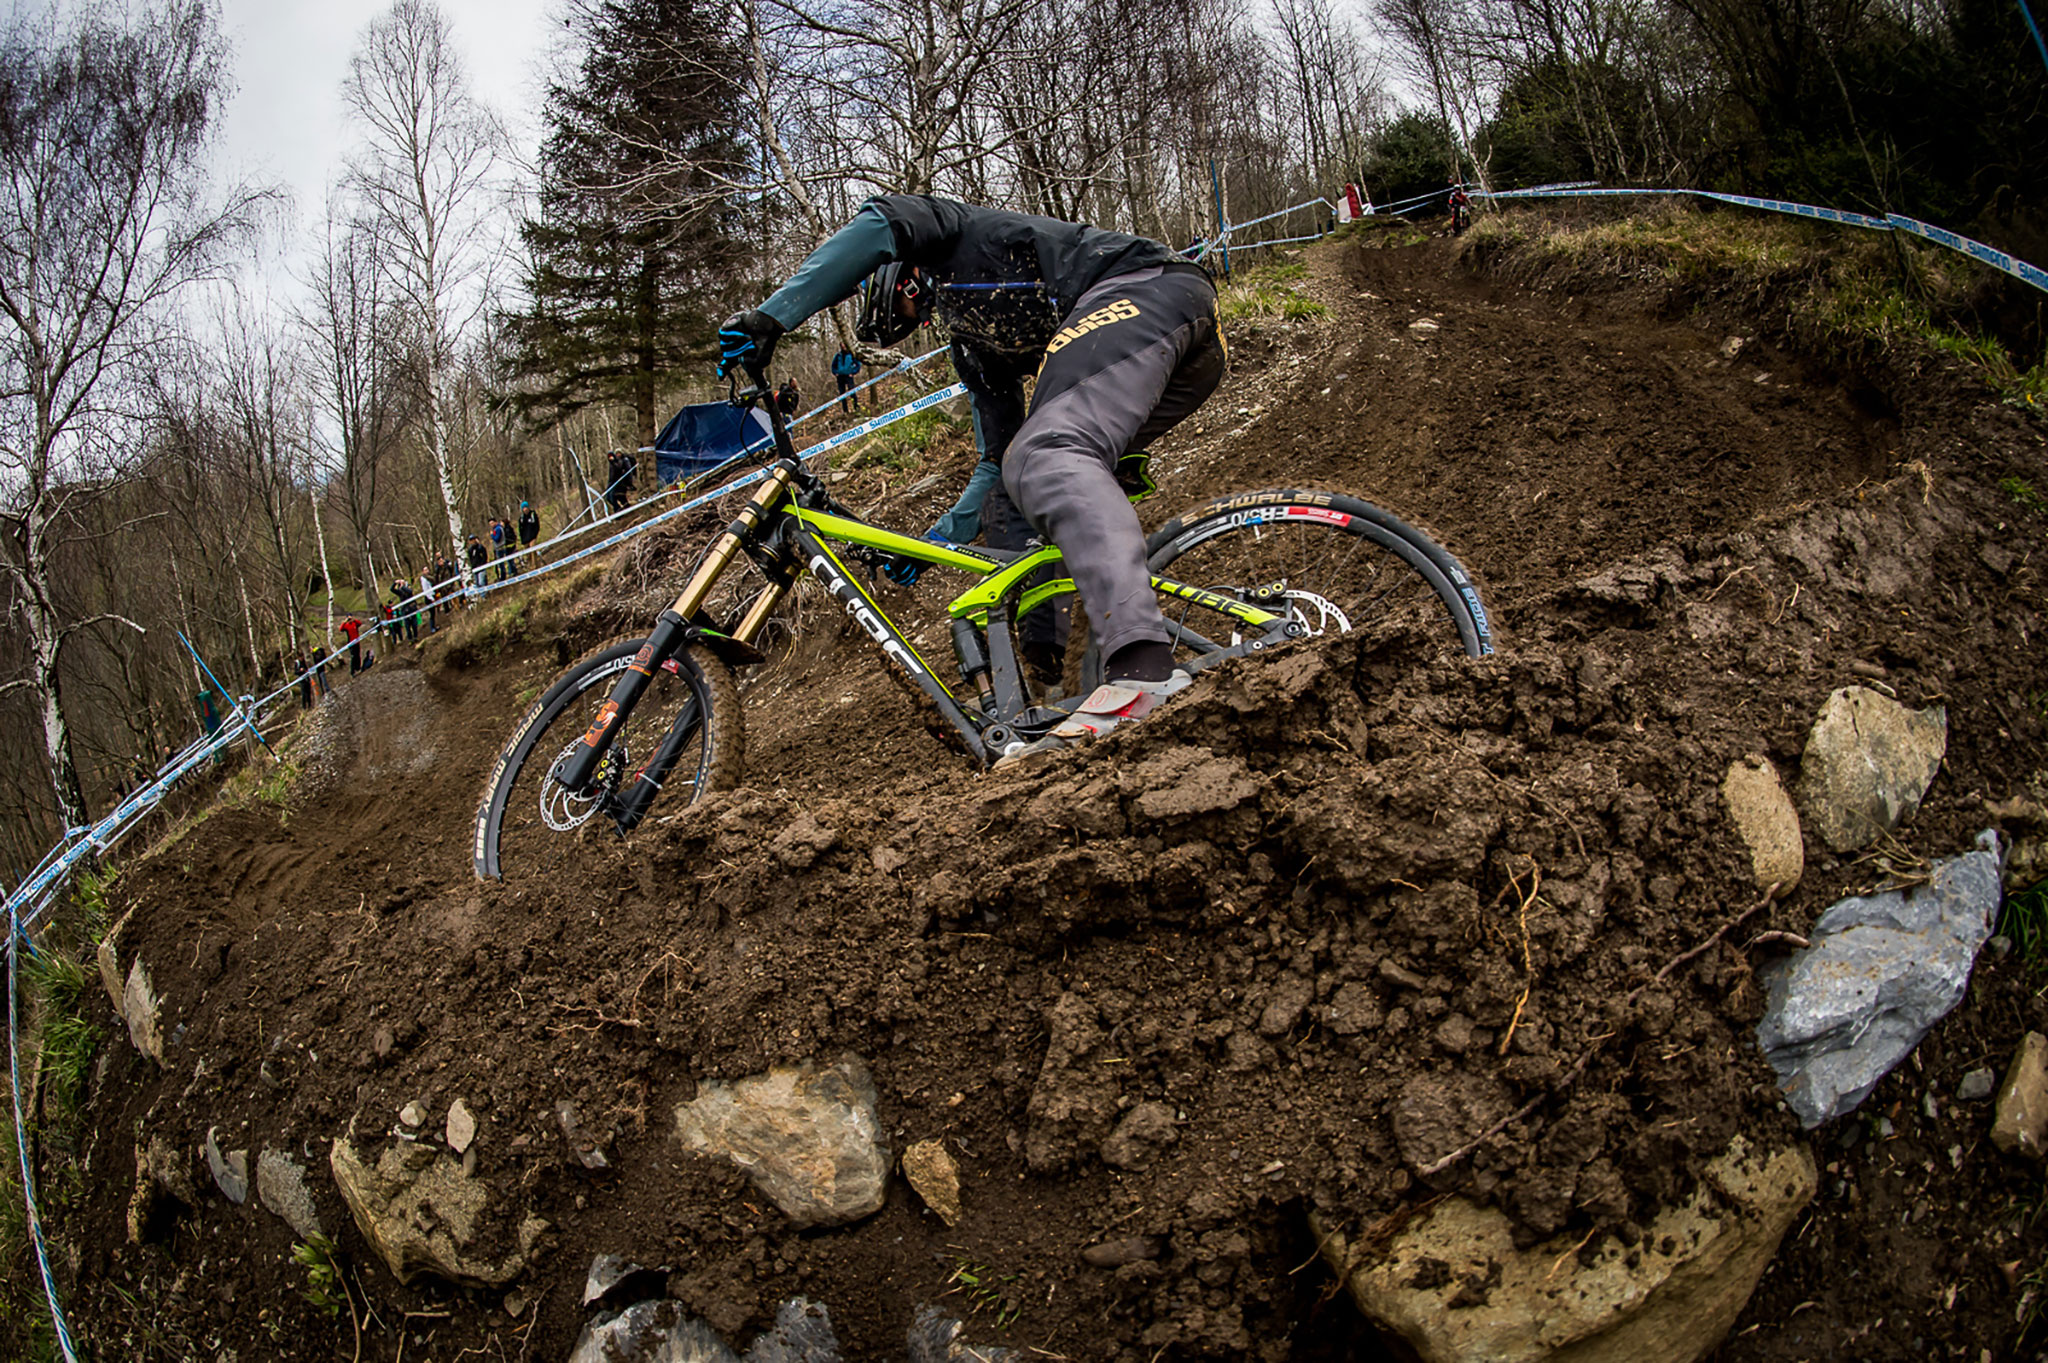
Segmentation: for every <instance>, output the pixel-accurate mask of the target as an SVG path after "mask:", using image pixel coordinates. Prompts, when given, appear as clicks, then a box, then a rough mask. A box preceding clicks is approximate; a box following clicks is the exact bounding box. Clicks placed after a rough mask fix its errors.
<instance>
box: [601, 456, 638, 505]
mask: <svg viewBox="0 0 2048 1363" xmlns="http://www.w3.org/2000/svg"><path fill="white" fill-rule="evenodd" d="M606 459H607V461H608V468H607V482H606V484H605V487H606V489H607V490H606V492H605V495H604V502H605V505H606V506H608V507H610V508H611V509H612V510H613V511H624V510H625V509H626V508H627V507H628V506H631V505H632V503H633V474H634V472H635V466H634V463H633V456H632V454H631V453H630V452H629V451H626V450H613V451H612V452H611V453H610V454H609V455H608V456H606Z"/></svg>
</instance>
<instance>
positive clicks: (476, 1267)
mask: <svg viewBox="0 0 2048 1363" xmlns="http://www.w3.org/2000/svg"><path fill="white" fill-rule="evenodd" d="M328 1166H329V1167H330V1168H331V1169H332V1170H333V1171H334V1183H335V1186H336V1187H338V1188H340V1189H341V1198H342V1201H344V1202H346V1203H347V1204H348V1209H349V1212H350V1213H351V1214H352V1215H353V1216H354V1217H355V1221H356V1227H357V1229H359V1230H361V1231H362V1233H363V1238H364V1239H365V1240H368V1241H369V1242H370V1244H371V1246H372V1247H373V1248H375V1249H376V1251H377V1254H378V1257H379V1258H381V1259H383V1260H384V1263H385V1266H386V1267H388V1268H389V1269H390V1270H391V1273H392V1276H393V1277H395V1278H397V1279H398V1281H399V1282H401V1283H410V1282H411V1281H412V1280H413V1279H414V1278H416V1277H418V1276H419V1275H420V1274H421V1273H435V1274H438V1275H439V1276H441V1277H443V1278H446V1279H448V1280H449V1281H450V1282H453V1283H460V1284H462V1285H463V1286H466V1287H502V1286H503V1285H504V1284H506V1283H508V1282H510V1281H512V1279H514V1278H516V1277H518V1276H519V1274H520V1273H521V1272H522V1271H523V1270H524V1269H525V1268H526V1265H527V1262H528V1260H529V1259H530V1257H531V1256H532V1253H533V1246H534V1242H535V1241H536V1240H538V1239H539V1238H540V1234H541V1232H542V1231H544V1230H546V1229H547V1222H545V1221H543V1220H541V1219H540V1218H539V1217H536V1216H531V1215H529V1216H523V1217H521V1218H519V1221H518V1224H517V1226H516V1227H512V1228H510V1229H509V1240H510V1243H509V1244H508V1243H504V1241H505V1240H506V1239H507V1238H508V1237H507V1236H506V1235H503V1234H501V1235H499V1236H497V1237H496V1239H497V1241H498V1244H497V1247H496V1249H495V1250H493V1249H492V1248H491V1247H490V1246H489V1245H488V1244H486V1241H487V1240H489V1239H491V1238H492V1237H490V1236H488V1235H487V1230H488V1228H489V1227H490V1226H491V1224H492V1223H493V1222H494V1221H505V1220H507V1218H494V1217H492V1215H491V1211H492V1208H491V1190H490V1188H489V1187H488V1186H487V1185H486V1184H485V1183H484V1182H483V1181H482V1180H481V1179H478V1178H474V1177H471V1176H469V1175H466V1174H464V1173H463V1171H462V1162H461V1161H460V1160H457V1159H454V1158H453V1157H451V1156H449V1155H447V1154H444V1153H442V1152H441V1151H439V1150H436V1149H434V1148H432V1147H430V1146H426V1145H422V1144H418V1143H416V1142H412V1141H396V1142H393V1143H392V1144H391V1145H388V1146H386V1147H385V1148H384V1152H383V1153H382V1154H381V1155H379V1156H378V1157H377V1162H376V1163H375V1164H374V1165H373V1164H371V1163H369V1162H368V1161H367V1160H365V1159H364V1158H363V1156H362V1154H361V1153H360V1152H359V1151H357V1149H356V1148H355V1146H354V1145H353V1144H351V1143H350V1142H349V1141H348V1140H347V1139H346V1138H344V1139H342V1140H338V1141H336V1142H335V1143H334V1146H333V1148H332V1150H331V1151H330V1152H329V1154H328Z"/></svg>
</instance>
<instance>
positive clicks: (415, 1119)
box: [398, 1103, 427, 1126]
mask: <svg viewBox="0 0 2048 1363" xmlns="http://www.w3.org/2000/svg"><path fill="white" fill-rule="evenodd" d="M426 1119H427V1113H426V1109H424V1108H422V1107H421V1106H420V1105H419V1104H418V1103H407V1104H406V1105H405V1106H404V1107H402V1108H400V1109H398V1120H399V1121H401V1122H404V1123H405V1124H406V1125H407V1126H418V1125H419V1124H420V1123H421V1122H424V1121H425V1120H426Z"/></svg>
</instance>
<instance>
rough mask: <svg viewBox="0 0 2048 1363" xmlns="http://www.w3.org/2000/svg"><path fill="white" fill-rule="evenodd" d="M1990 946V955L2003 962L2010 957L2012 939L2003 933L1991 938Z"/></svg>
mask: <svg viewBox="0 0 2048 1363" xmlns="http://www.w3.org/2000/svg"><path fill="white" fill-rule="evenodd" d="M1990 946H1991V954H1992V955H1993V956H1996V957H1997V958H1998V959H1999V960H2001V961H2002V960H2004V959H2005V958H2006V957H2008V956H2010V955H2012V938H2010V937H2007V936H2006V935H2005V934H2003V933H2000V934H1999V935H1998V936H1996V937H1994V938H1992V939H1991V942H1990Z"/></svg>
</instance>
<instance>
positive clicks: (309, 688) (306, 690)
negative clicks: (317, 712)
mask: <svg viewBox="0 0 2048 1363" xmlns="http://www.w3.org/2000/svg"><path fill="white" fill-rule="evenodd" d="M292 675H293V676H295V677H297V678H298V679H299V708H300V709H301V710H310V709H312V708H313V669H312V668H310V667H308V666H306V655H305V653H304V652H302V651H294V652H293V654H292Z"/></svg>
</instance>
